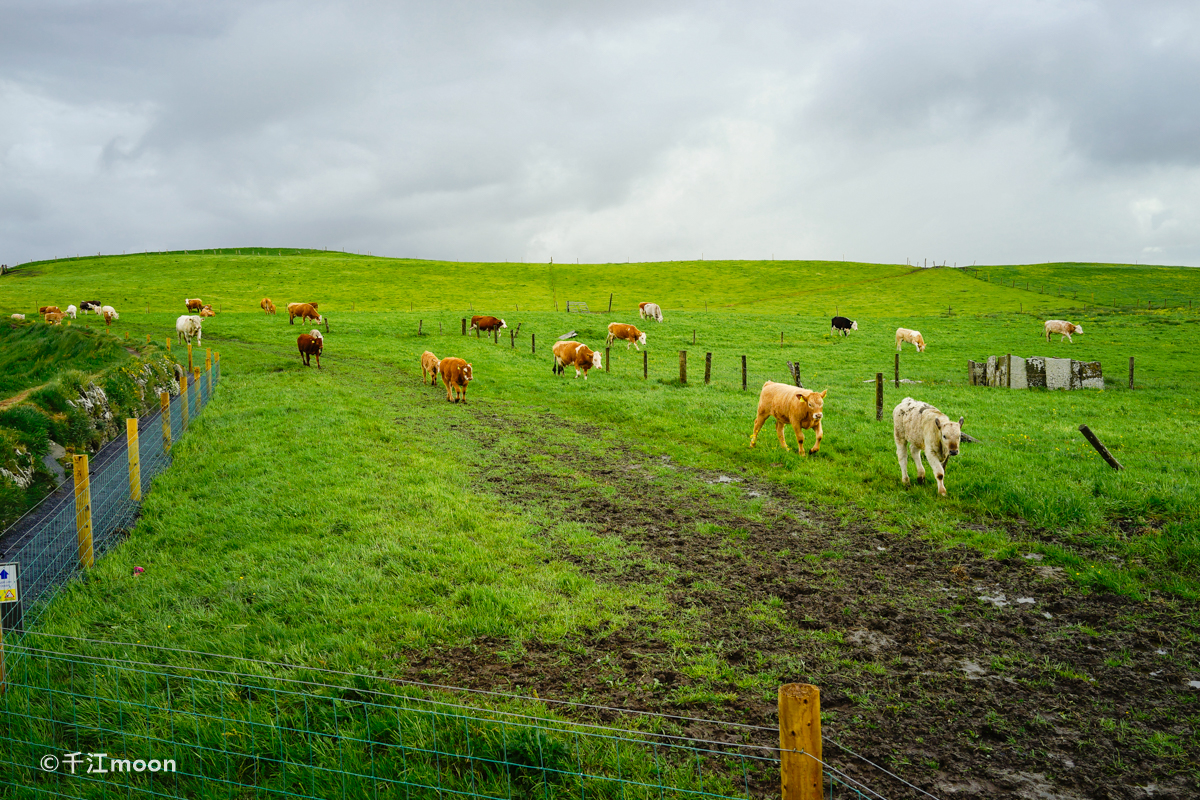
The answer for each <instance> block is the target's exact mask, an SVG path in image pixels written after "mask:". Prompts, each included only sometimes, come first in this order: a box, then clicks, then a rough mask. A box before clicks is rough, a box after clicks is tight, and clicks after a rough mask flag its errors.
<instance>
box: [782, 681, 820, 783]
mask: <svg viewBox="0 0 1200 800" xmlns="http://www.w3.org/2000/svg"><path fill="white" fill-rule="evenodd" d="M779 751H780V752H779V776H780V787H781V789H782V797H783V800H821V797H822V791H823V790H824V784H825V780H824V776H823V775H822V774H821V760H822V754H821V690H820V689H818V688H817V687H816V686H811V685H809V684H807V683H789V684H786V685H784V686H780V687H779Z"/></svg>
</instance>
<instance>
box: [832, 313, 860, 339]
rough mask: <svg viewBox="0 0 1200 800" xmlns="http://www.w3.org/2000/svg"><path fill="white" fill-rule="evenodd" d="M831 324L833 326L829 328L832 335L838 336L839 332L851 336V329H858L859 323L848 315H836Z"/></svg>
mask: <svg viewBox="0 0 1200 800" xmlns="http://www.w3.org/2000/svg"><path fill="white" fill-rule="evenodd" d="M829 324H830V325H831V326H832V327H831V328H830V329H829V335H830V336H837V335H838V333H839V332H840V333H841V334H842V336H849V335H850V331H856V330H858V323H857V322H856V321H854V320H852V319H847V318H846V317H834V318H833V319H832V320H830V321H829Z"/></svg>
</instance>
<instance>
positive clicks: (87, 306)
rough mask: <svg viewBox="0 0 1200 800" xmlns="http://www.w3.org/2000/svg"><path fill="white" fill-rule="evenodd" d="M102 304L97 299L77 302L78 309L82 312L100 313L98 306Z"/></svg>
mask: <svg viewBox="0 0 1200 800" xmlns="http://www.w3.org/2000/svg"><path fill="white" fill-rule="evenodd" d="M102 305H104V304H103V303H101V302H100V301H99V300H84V301H83V302H81V303H80V304H79V310H80V311H82V312H83V313H85V314H86V313H87V312H89V311H90V312H92V313H93V314H99V313H100V306H102Z"/></svg>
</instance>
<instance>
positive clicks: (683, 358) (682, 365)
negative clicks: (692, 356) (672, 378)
mask: <svg viewBox="0 0 1200 800" xmlns="http://www.w3.org/2000/svg"><path fill="white" fill-rule="evenodd" d="M679 382H680V383H687V350H680V351H679Z"/></svg>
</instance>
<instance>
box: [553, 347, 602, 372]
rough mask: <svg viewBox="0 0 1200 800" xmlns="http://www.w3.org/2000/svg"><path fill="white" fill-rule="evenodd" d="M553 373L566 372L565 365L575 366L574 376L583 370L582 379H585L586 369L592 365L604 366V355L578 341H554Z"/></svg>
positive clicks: (597, 367)
mask: <svg viewBox="0 0 1200 800" xmlns="http://www.w3.org/2000/svg"><path fill="white" fill-rule="evenodd" d="M551 350H553V351H554V366H553V369H554V374H556V375H561V374H563V373H564V372H566V370H567V367H574V368H575V377H576V378H578V377H579V373H580V371H581V370H582V371H583V379H584V380H585V381H586V380H587V374H588V370H589V369H591V368H592V367H595V368H596V369H601V368H602V367H603V366H604V357H603V356H601V355H600V354H599V353H597V352H595V351H593V350H592V349H591V348H589V347H588V346H587V345H586V344H581V343H579V342H555V343H554V347H552V348H551Z"/></svg>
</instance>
